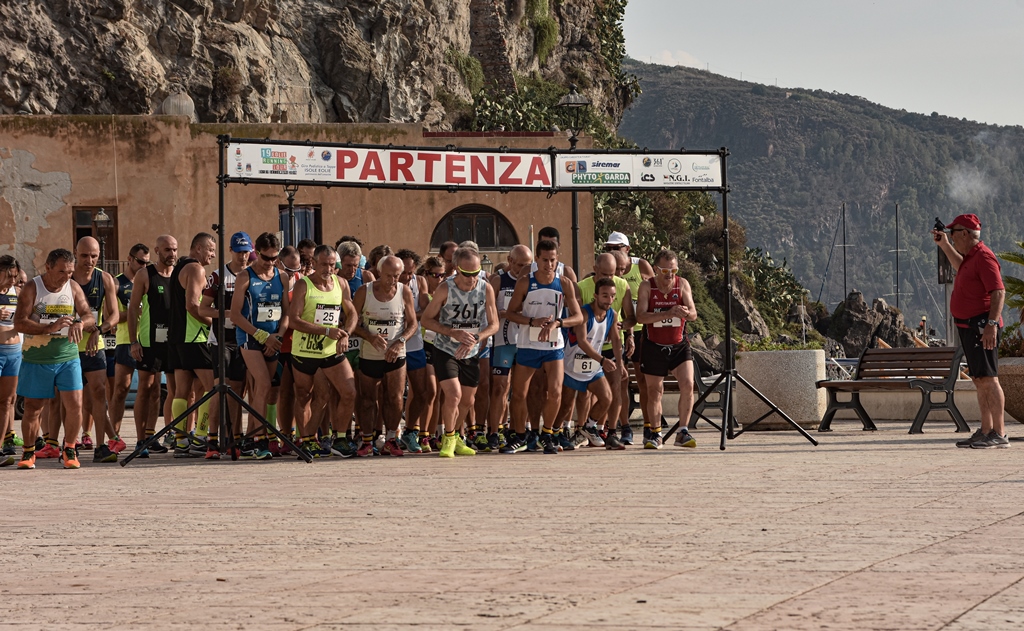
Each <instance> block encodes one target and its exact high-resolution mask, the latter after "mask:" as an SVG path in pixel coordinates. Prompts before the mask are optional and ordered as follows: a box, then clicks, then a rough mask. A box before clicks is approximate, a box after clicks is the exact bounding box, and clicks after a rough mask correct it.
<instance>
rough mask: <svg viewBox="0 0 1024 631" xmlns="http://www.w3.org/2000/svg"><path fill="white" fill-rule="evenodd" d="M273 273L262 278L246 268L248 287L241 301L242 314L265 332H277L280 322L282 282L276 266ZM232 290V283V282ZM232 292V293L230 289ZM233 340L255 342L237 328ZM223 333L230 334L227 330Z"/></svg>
mask: <svg viewBox="0 0 1024 631" xmlns="http://www.w3.org/2000/svg"><path fill="white" fill-rule="evenodd" d="M273 269H274V275H273V276H271V278H270V280H263V279H262V278H260V277H259V276H258V275H257V274H256V272H255V271H254V270H253V269H252V268H251V267H248V268H246V270H245V271H246V273H247V274H249V289H248V290H247V291H246V292H245V300H244V301H243V302H242V316H243V317H244V318H245V319H246V320H248V321H249V322H251V323H252V325H253V326H254V327H256V328H257V329H260V330H262V331H266V332H267V333H277V330H278V328H279V327H280V324H281V316H282V315H283V314H282V309H283V307H282V303H281V296H283V295H284V284H283V283H282V282H281V271H280V270H279V269H277V268H276V267H275V268H273ZM232 290H234V283H232ZM232 293H234V292H233V291H232ZM234 333H235V341H236V342H238V345H239V346H241V345H243V344H248V343H250V342H255V341H256V339H255V338H253V337H252V336H250V335H249V334H247V333H246V332H245V331H243V330H242V329H239V328H237V327H236V328H235V331H234ZM224 335H230V333H228V332H227V331H225V332H224Z"/></svg>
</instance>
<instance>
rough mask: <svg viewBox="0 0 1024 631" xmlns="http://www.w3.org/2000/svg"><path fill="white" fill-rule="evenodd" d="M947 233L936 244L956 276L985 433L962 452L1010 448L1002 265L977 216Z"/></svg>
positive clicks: (956, 307) (938, 234)
mask: <svg viewBox="0 0 1024 631" xmlns="http://www.w3.org/2000/svg"><path fill="white" fill-rule="evenodd" d="M946 228H947V229H948V230H949V236H946V233H944V232H942V231H939V230H932V236H933V237H934V238H935V242H936V243H938V244H939V247H940V248H942V251H943V252H945V254H946V257H947V258H948V259H949V262H950V263H951V264H952V265H953V269H955V270H956V278H955V279H954V280H953V295H952V296H951V297H950V301H949V311H950V313H952V314H953V320H954V322H956V326H957V332H958V333H959V334H960V345H961V346H962V347H963V349H964V357H965V359H966V360H967V367H968V369H969V370H970V372H971V380H972V381H973V382H974V385H975V387H977V389H978V407H979V408H980V409H981V427H980V428H979V429H978V431H976V432H974V435H972V436H971V437H970V438H966V439H964V440H961V441H959V442H957V444H956V446H957V447H971V448H974V449H992V448H997V447H1009V446H1010V442H1009V440H1008V439H1007V438H1006V434H1005V433H1004V428H1003V402H1004V399H1003V389H1002V388H1001V387H1000V386H999V377H998V376H997V374H998V373H997V367H998V363H999V350H998V348H999V337H1000V335H999V332H1000V329H1001V328H1002V325H1003V323H1002V318H1001V317H1000V314H1001V313H1002V311H1003V299H1004V297H1005V294H1006V291H1005V290H1004V289H1003V277H1002V276H1001V275H1000V271H999V261H998V260H997V259H996V255H995V254H993V253H992V250H990V249H988V247H987V246H986V245H985V244H984V243H982V242H981V222H980V221H979V220H978V217H977V216H976V215H959V216H957V218H956V219H954V220H953V222H952V223H950V224H949V225H948V226H946Z"/></svg>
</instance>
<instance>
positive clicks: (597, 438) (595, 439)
mask: <svg viewBox="0 0 1024 631" xmlns="http://www.w3.org/2000/svg"><path fill="white" fill-rule="evenodd" d="M580 434H582V435H583V436H584V437H585V438H586V439H587V443H588V444H589V445H590V446H591V447H604V439H603V438H601V434H600V430H598V429H597V425H591V426H590V427H587V426H586V425H584V426H583V427H582V428H580Z"/></svg>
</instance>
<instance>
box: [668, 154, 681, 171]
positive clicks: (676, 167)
mask: <svg viewBox="0 0 1024 631" xmlns="http://www.w3.org/2000/svg"><path fill="white" fill-rule="evenodd" d="M682 170H683V163H682V162H680V161H679V160H677V159H676V158H672V159H671V160H669V161H668V172H669V173H679V172H680V171H682Z"/></svg>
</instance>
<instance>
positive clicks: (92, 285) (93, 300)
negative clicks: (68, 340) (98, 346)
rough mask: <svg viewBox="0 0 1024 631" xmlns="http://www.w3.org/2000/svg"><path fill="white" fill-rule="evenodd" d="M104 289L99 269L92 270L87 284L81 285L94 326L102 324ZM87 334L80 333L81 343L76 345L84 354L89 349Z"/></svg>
mask: <svg viewBox="0 0 1024 631" xmlns="http://www.w3.org/2000/svg"><path fill="white" fill-rule="evenodd" d="M105 290H106V287H104V286H103V272H101V271H100V270H99V268H93V270H92V276H91V277H90V278H89V282H88V283H86V284H84V285H82V291H83V292H84V293H85V301H86V302H88V303H89V311H92V317H94V318H96V326H100V325H101V324H103V298H104V297H105V295H106V291H105ZM89 337H90V334H89V333H82V341H81V342H79V343H78V352H79V353H84V352H85V351H86V349H87V348H88V347H89Z"/></svg>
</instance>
